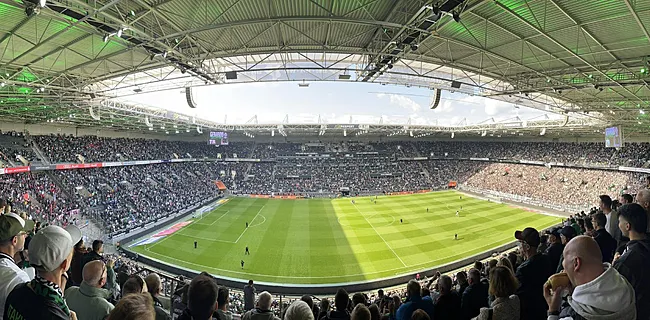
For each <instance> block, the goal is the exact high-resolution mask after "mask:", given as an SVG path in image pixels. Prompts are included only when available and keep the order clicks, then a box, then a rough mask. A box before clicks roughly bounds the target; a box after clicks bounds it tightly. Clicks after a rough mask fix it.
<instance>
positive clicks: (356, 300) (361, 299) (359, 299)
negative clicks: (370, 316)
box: [352, 292, 366, 306]
mask: <svg viewBox="0 0 650 320" xmlns="http://www.w3.org/2000/svg"><path fill="white" fill-rule="evenodd" d="M352 304H353V305H355V306H356V305H358V304H363V305H366V297H365V296H364V295H363V293H359V292H357V293H355V294H354V295H353V296H352Z"/></svg>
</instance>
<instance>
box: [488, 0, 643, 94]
mask: <svg viewBox="0 0 650 320" xmlns="http://www.w3.org/2000/svg"><path fill="white" fill-rule="evenodd" d="M495 4H496V5H497V6H499V7H501V9H503V10H504V11H506V12H508V13H509V14H510V15H511V16H513V17H515V18H517V20H519V21H521V22H522V23H524V24H526V25H527V26H528V27H530V28H532V29H533V30H535V31H537V32H538V33H539V34H541V35H543V36H544V37H545V38H546V39H547V40H549V41H551V42H553V43H554V44H555V45H556V46H558V47H560V48H562V49H564V51H566V52H568V53H570V54H571V55H572V56H573V57H574V58H576V59H578V60H580V61H581V62H582V63H584V64H586V65H587V66H589V67H591V68H592V69H593V70H594V71H596V72H598V73H600V74H601V75H603V76H604V77H605V78H607V79H609V80H610V81H611V82H613V83H616V84H618V85H619V86H620V87H621V88H623V90H625V91H627V92H628V93H629V94H631V95H632V96H633V97H634V98H636V99H637V101H640V102H644V101H643V99H641V98H640V97H639V96H637V95H636V94H635V93H633V92H632V91H630V90H629V89H627V88H626V87H625V86H623V85H621V84H619V83H618V82H616V81H615V80H614V79H612V77H610V76H609V75H607V74H606V73H605V72H603V71H601V70H600V69H598V68H597V67H595V66H594V65H592V64H591V63H590V62H589V61H587V60H585V59H584V58H583V57H581V56H580V55H578V54H576V53H575V52H573V50H571V49H570V48H568V47H567V46H565V45H563V44H562V43H560V42H559V41H557V40H555V39H554V38H553V37H551V36H550V35H548V34H546V33H545V32H544V31H542V30H540V29H539V28H538V27H537V26H535V25H533V24H532V23H530V22H528V21H527V20H526V19H524V18H522V17H521V16H519V15H518V14H516V13H515V12H513V11H512V10H511V9H510V8H508V7H506V6H505V5H503V4H502V3H500V2H498V1H497V2H495Z"/></svg>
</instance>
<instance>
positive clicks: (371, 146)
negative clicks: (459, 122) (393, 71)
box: [34, 135, 650, 167]
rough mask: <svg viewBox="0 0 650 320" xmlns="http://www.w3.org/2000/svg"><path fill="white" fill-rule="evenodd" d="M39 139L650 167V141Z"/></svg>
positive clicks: (166, 151) (132, 151) (107, 146)
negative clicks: (613, 144) (608, 144)
mask: <svg viewBox="0 0 650 320" xmlns="http://www.w3.org/2000/svg"><path fill="white" fill-rule="evenodd" d="M34 141H35V142H36V143H37V145H38V146H39V147H40V148H41V149H42V150H43V151H44V152H45V154H46V155H47V156H48V157H49V158H50V159H51V160H52V161H54V162H80V160H79V157H77V155H81V156H82V157H83V158H84V159H85V162H100V161H119V160H151V159H171V158H175V157H179V158H189V157H193V158H202V157H209V158H216V157H217V154H221V157H223V158H226V157H234V156H235V155H236V157H238V158H247V157H254V158H258V159H273V158H277V157H280V156H296V155H297V154H303V155H304V154H343V153H359V152H377V153H380V154H383V155H386V156H397V157H414V156H430V157H436V158H445V157H449V158H470V157H474V158H491V159H510V160H531V161H543V162H558V163H571V164H579V165H606V166H630V167H649V166H650V143H626V144H625V147H623V148H620V149H618V150H617V149H614V148H605V145H604V143H564V142H562V143H560V142H494V141H399V142H396V141H389V142H374V143H361V142H336V143H335V142H320V141H315V142H311V143H288V142H282V143H253V142H231V144H230V145H227V146H220V147H215V146H209V145H207V142H206V141H203V140H201V141H193V142H188V141H168V140H154V139H129V138H103V137H96V136H82V137H73V136H66V135H47V136H34Z"/></svg>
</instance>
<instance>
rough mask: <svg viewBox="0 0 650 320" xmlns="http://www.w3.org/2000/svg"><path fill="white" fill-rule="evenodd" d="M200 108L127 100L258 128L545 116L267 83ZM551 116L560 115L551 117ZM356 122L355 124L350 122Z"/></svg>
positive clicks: (472, 101) (418, 94) (197, 91)
mask: <svg viewBox="0 0 650 320" xmlns="http://www.w3.org/2000/svg"><path fill="white" fill-rule="evenodd" d="M192 91H193V96H194V101H195V102H196V104H197V105H198V107H197V108H196V109H191V108H189V107H188V105H187V102H186V101H185V94H184V93H183V91H182V89H176V90H169V91H162V92H153V93H146V94H140V95H134V96H130V97H125V98H122V99H121V101H127V102H133V103H139V104H144V105H148V106H153V107H159V108H163V109H168V110H172V111H175V112H179V113H184V114H188V115H193V116H197V117H200V118H203V119H206V120H211V121H215V122H219V123H224V121H226V123H229V124H240V123H246V122H247V121H248V120H249V119H251V118H252V117H254V116H255V115H257V119H258V122H259V123H263V124H274V123H281V122H282V120H283V119H284V117H285V116H286V115H288V116H289V123H317V122H318V117H319V115H320V117H321V120H323V121H324V122H325V123H361V124H370V123H378V122H379V119H380V118H383V123H385V124H388V123H391V124H405V123H407V121H408V120H409V119H411V123H412V124H422V125H436V124H438V125H456V124H458V123H459V122H460V121H462V120H463V119H464V118H466V119H467V123H468V124H473V123H479V122H483V121H485V120H487V119H489V118H494V119H495V120H496V121H500V120H505V119H509V118H513V117H516V116H519V117H520V118H521V119H522V120H527V119H530V118H533V117H538V116H541V115H544V114H546V113H545V112H543V111H539V110H535V109H530V108H526V107H521V108H518V107H517V106H515V105H513V104H510V103H506V102H502V101H497V100H492V99H485V98H481V97H472V96H468V95H466V94H461V93H451V92H445V91H443V95H442V99H441V101H440V105H439V106H438V108H436V109H435V110H431V109H429V104H430V102H431V94H432V93H433V91H431V90H429V89H424V88H407V87H404V86H393V85H386V86H382V85H379V84H374V83H340V82H312V83H311V84H310V86H309V87H308V88H300V87H298V84H297V83H296V82H265V83H246V84H229V85H215V86H205V87H197V88H193V89H192ZM548 115H549V117H551V118H558V117H559V116H558V115H554V114H551V113H549V114H548ZM350 118H352V121H350Z"/></svg>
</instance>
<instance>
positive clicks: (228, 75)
mask: <svg viewBox="0 0 650 320" xmlns="http://www.w3.org/2000/svg"><path fill="white" fill-rule="evenodd" d="M235 79H237V71H228V72H226V80H235Z"/></svg>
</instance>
